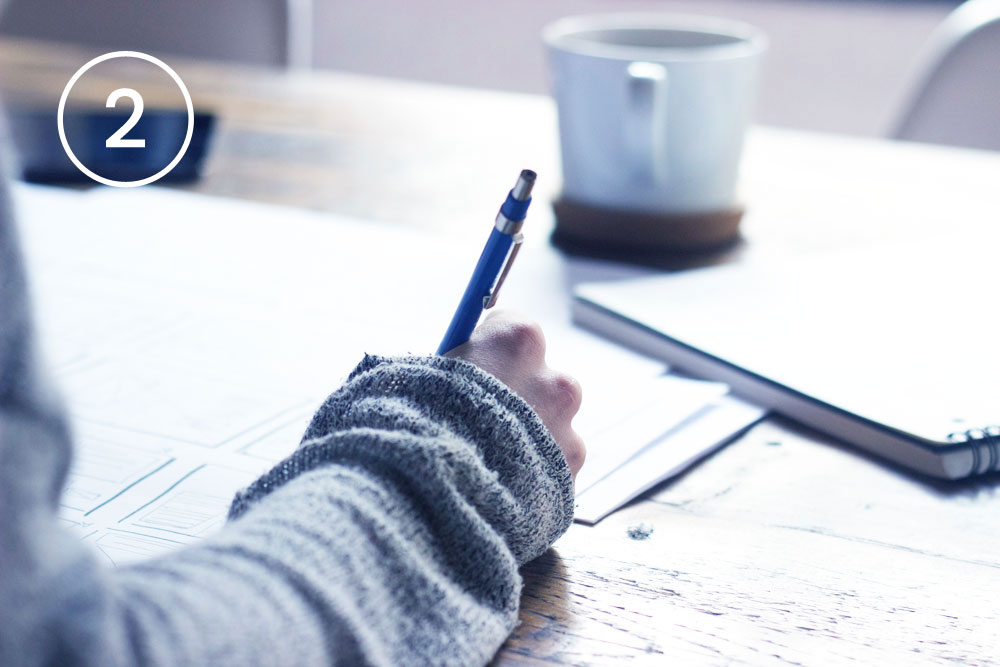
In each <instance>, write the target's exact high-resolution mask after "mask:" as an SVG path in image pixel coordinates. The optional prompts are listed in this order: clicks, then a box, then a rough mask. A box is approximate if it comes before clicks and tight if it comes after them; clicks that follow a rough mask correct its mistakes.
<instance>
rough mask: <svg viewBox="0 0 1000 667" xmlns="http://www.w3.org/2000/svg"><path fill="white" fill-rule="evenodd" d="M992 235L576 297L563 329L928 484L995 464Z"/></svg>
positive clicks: (999, 445)
mask: <svg viewBox="0 0 1000 667" xmlns="http://www.w3.org/2000/svg"><path fill="white" fill-rule="evenodd" d="M998 240H1000V239H998V237H997V236H995V235H993V236H987V237H981V238H979V237H977V238H973V239H970V238H961V239H959V238H953V237H942V238H936V239H931V240H926V241H923V242H921V243H910V244H905V245H895V246H885V247H871V248H867V249H863V250H857V251H851V252H844V253H831V254H822V255H819V256H814V257H807V258H801V259H799V260H797V261H780V262H762V261H756V262H753V263H749V264H746V265H738V266H726V267H717V268H709V269H700V270H696V271H693V272H688V273H684V274H667V275H660V276H654V277H650V278H640V279H636V280H627V281H620V282H616V283H604V284H597V283H591V284H582V285H580V286H578V287H577V289H576V291H575V299H574V304H573V317H574V320H575V321H576V322H577V323H578V324H581V325H583V326H584V327H586V328H589V329H591V330H594V331H596V332H598V333H601V334H604V335H606V336H608V337H610V338H612V339H615V340H617V341H619V342H622V343H625V344H627V345H629V346H631V347H633V348H636V349H638V350H641V351H643V352H645V353H648V354H652V355H654V356H657V357H659V358H661V359H663V360H664V361H666V362H668V363H669V364H671V366H672V367H673V368H675V369H679V370H682V371H686V372H688V373H691V374H692V375H694V376H695V377H701V378H705V379H710V380H716V381H721V382H726V383H728V384H729V385H730V387H731V389H732V391H733V393H734V394H735V395H737V396H741V397H743V398H745V399H747V400H750V401H752V402H754V403H756V404H758V405H761V406H763V407H766V408H769V409H771V410H773V411H775V412H778V413H781V414H783V415H786V416H788V417H791V418H793V419H796V420H798V421H800V422H802V423H805V424H807V425H809V426H812V427H814V428H815V429H818V430H820V431H823V432H825V433H827V434H830V435H832V436H835V437H837V438H840V439H842V440H844V441H846V442H848V443H851V444H853V445H855V446H857V447H860V448H863V449H866V450H868V451H870V452H873V453H875V454H877V455H879V456H881V457H884V458H886V459H889V460H891V461H894V462H896V463H898V464H900V465H902V466H905V467H907V468H910V469H912V470H916V471H919V472H921V473H925V474H927V475H931V476H934V477H940V478H948V479H956V478H961V477H967V476H970V475H978V474H983V473H987V472H990V471H996V470H998V469H1000V345H998V339H997V328H996V316H997V307H996V304H997V282H998V272H997V268H996V248H997V247H998V245H997V242H998Z"/></svg>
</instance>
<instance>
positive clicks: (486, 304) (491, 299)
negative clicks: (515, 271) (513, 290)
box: [483, 233, 524, 310]
mask: <svg viewBox="0 0 1000 667" xmlns="http://www.w3.org/2000/svg"><path fill="white" fill-rule="evenodd" d="M522 241H524V235H523V234H520V233H519V234H515V235H514V245H513V246H511V248H510V254H509V255H507V263H506V264H505V265H504V267H503V271H501V272H500V277H499V278H497V284H496V285H494V286H493V289H491V290H490V293H489V294H487V295H486V296H484V297H483V309H484V310H485V309H487V308H492V307H493V306H495V305H496V303H497V295H499V294H500V286H501V285H503V281H504V280H506V279H507V274H508V273H510V267H511V265H513V264H514V258H515V257H517V251H518V250H520V249H521V242H522Z"/></svg>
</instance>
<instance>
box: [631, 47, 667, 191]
mask: <svg viewBox="0 0 1000 667" xmlns="http://www.w3.org/2000/svg"><path fill="white" fill-rule="evenodd" d="M626 71H627V73H628V95H627V97H628V100H627V105H628V109H627V111H626V116H627V117H626V119H625V126H624V129H625V151H626V154H627V155H629V156H631V157H632V165H633V171H634V175H635V177H637V178H638V179H640V180H642V181H643V182H646V183H657V184H658V183H663V182H664V181H665V180H666V178H667V151H666V149H667V125H666V113H667V68H666V67H664V66H663V65H660V64H658V63H649V62H634V63H630V64H629V66H628V68H627V70H626Z"/></svg>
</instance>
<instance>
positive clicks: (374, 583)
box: [0, 182, 573, 666]
mask: <svg viewBox="0 0 1000 667" xmlns="http://www.w3.org/2000/svg"><path fill="white" fill-rule="evenodd" d="M3 194H4V193H3V189H2V182H0V205H2V203H3V202H2V199H6V197H3V196H2V195H3ZM0 260H2V261H0V278H2V283H0V573H2V574H0V664H2V665H5V666H20V665H32V666H33V665H133V664H155V665H240V666H247V665H311V664H344V665H358V664H386V665H407V664H413V665H430V664H455V665H474V664H482V663H485V662H486V661H488V660H489V659H490V657H491V656H492V655H493V654H494V652H495V651H496V650H497V648H498V647H499V646H500V644H501V643H502V642H503V640H504V638H505V637H506V636H507V634H508V633H509V632H510V630H511V629H512V628H513V626H514V624H515V622H516V612H517V606H518V600H519V595H520V589H521V581H520V577H519V575H518V571H517V567H518V565H520V564H522V563H524V562H526V561H528V560H530V559H532V558H534V557H535V556H538V555H539V554H541V553H542V552H543V551H544V550H545V549H546V548H547V547H548V545H549V544H551V543H552V541H553V540H555V539H556V538H557V537H558V536H559V535H560V534H561V533H562V532H563V531H565V530H566V529H567V527H568V526H569V524H570V521H571V519H572V510H573V500H572V491H571V482H570V474H569V469H568V467H567V465H566V461H565V459H564V458H563V456H562V454H561V453H560V451H559V449H558V447H557V446H556V444H555V442H554V441H553V440H552V438H551V437H550V436H549V434H548V433H547V432H546V430H545V429H544V427H543V426H542V424H541V422H540V421H539V419H538V417H537V416H536V415H535V414H534V412H533V411H532V410H531V409H530V408H529V407H528V406H527V405H526V404H525V403H524V401H522V400H521V399H520V398H519V397H517V396H516V395H515V394H514V393H512V392H511V391H510V390H509V389H508V388H506V387H505V386H504V385H503V384H501V383H500V382H498V381H497V380H496V379H495V378H493V377H491V376H489V375H487V374H486V373H484V372H482V371H480V370H479V369H478V368H476V367H475V366H473V365H471V364H468V363H466V362H463V361H459V360H454V359H445V358H441V357H408V358H397V359H387V358H379V357H367V358H366V359H365V360H364V361H363V362H362V363H361V364H360V365H359V366H358V368H357V369H356V370H355V371H354V372H353V374H352V375H351V376H350V378H349V379H348V381H347V383H346V384H345V385H344V386H343V387H342V388H341V389H340V390H338V391H337V392H336V393H334V394H333V395H332V396H331V397H330V398H329V399H328V400H327V401H326V403H325V404H324V405H323V407H322V408H321V409H320V410H319V412H318V413H317V414H316V416H315V418H314V419H313V422H312V424H311V425H310V427H309V429H308V431H307V433H306V436H305V438H304V440H303V441H302V444H301V446H300V447H299V449H298V450H297V451H296V453H295V454H294V455H293V456H291V457H290V458H289V459H287V460H286V461H284V462H283V463H281V464H279V465H278V466H277V467H276V468H274V469H273V470H272V471H271V472H270V473H268V474H266V475H264V476H263V477H262V478H261V479H260V480H258V481H257V482H256V483H254V484H253V485H251V486H250V487H249V488H248V489H246V490H245V491H243V492H242V493H240V494H239V495H238V496H237V498H236V499H235V502H234V503H233V505H232V509H231V512H230V516H231V520H230V521H229V522H228V524H227V525H226V526H225V527H224V528H223V529H222V530H221V531H220V532H219V533H217V534H216V535H215V536H213V537H211V538H208V539H206V540H204V541H203V542H201V543H199V544H197V545H195V546H191V547H188V548H185V549H181V550H179V551H176V552H173V553H170V554H167V555H165V556H163V557H160V558H158V559H156V560H151V561H146V562H143V563H139V564H136V565H133V566H129V567H126V568H122V569H118V570H112V569H108V568H105V567H102V566H101V565H99V564H98V562H97V560H96V559H95V558H93V557H92V556H91V554H90V552H89V550H88V549H87V548H86V547H85V546H84V545H82V544H80V543H79V542H78V541H76V539H75V538H73V537H72V536H70V535H69V534H68V533H66V532H65V531H64V529H63V528H62V527H60V525H59V522H58V519H57V517H56V504H57V500H58V495H59V489H60V488H61V485H62V483H63V481H64V479H65V473H66V467H67V462H68V456H69V445H68V442H69V438H68V435H67V431H66V429H65V427H64V420H63V418H62V417H61V416H60V413H59V411H58V409H57V407H53V406H56V405H57V404H56V403H55V402H53V401H52V400H51V399H50V394H49V392H47V391H45V389H44V386H43V385H42V383H41V382H40V376H39V375H38V374H37V373H36V371H35V366H34V364H33V363H32V361H31V353H30V352H31V350H30V346H31V336H30V321H29V318H28V317H27V308H26V305H25V302H26V299H25V297H24V291H23V285H22V282H23V280H22V272H21V270H20V267H19V260H18V254H17V253H16V252H15V249H14V239H13V231H12V229H11V225H10V221H9V219H8V216H7V215H5V214H4V213H3V212H2V211H0Z"/></svg>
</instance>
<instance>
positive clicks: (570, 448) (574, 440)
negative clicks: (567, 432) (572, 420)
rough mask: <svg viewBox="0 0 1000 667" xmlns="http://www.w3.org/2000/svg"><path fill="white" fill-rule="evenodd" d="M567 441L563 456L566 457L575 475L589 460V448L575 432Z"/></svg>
mask: <svg viewBox="0 0 1000 667" xmlns="http://www.w3.org/2000/svg"><path fill="white" fill-rule="evenodd" d="M567 440H568V442H567V443H566V445H565V447H564V448H563V454H564V455H565V456H566V463H568V464H569V467H570V470H572V471H573V472H574V473H575V472H577V471H579V470H580V468H582V467H583V463H584V461H585V460H586V459H587V446H586V445H585V444H584V443H583V440H582V439H581V438H580V436H578V435H577V434H576V433H575V432H574V433H572V435H571V436H570V437H569V438H567Z"/></svg>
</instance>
